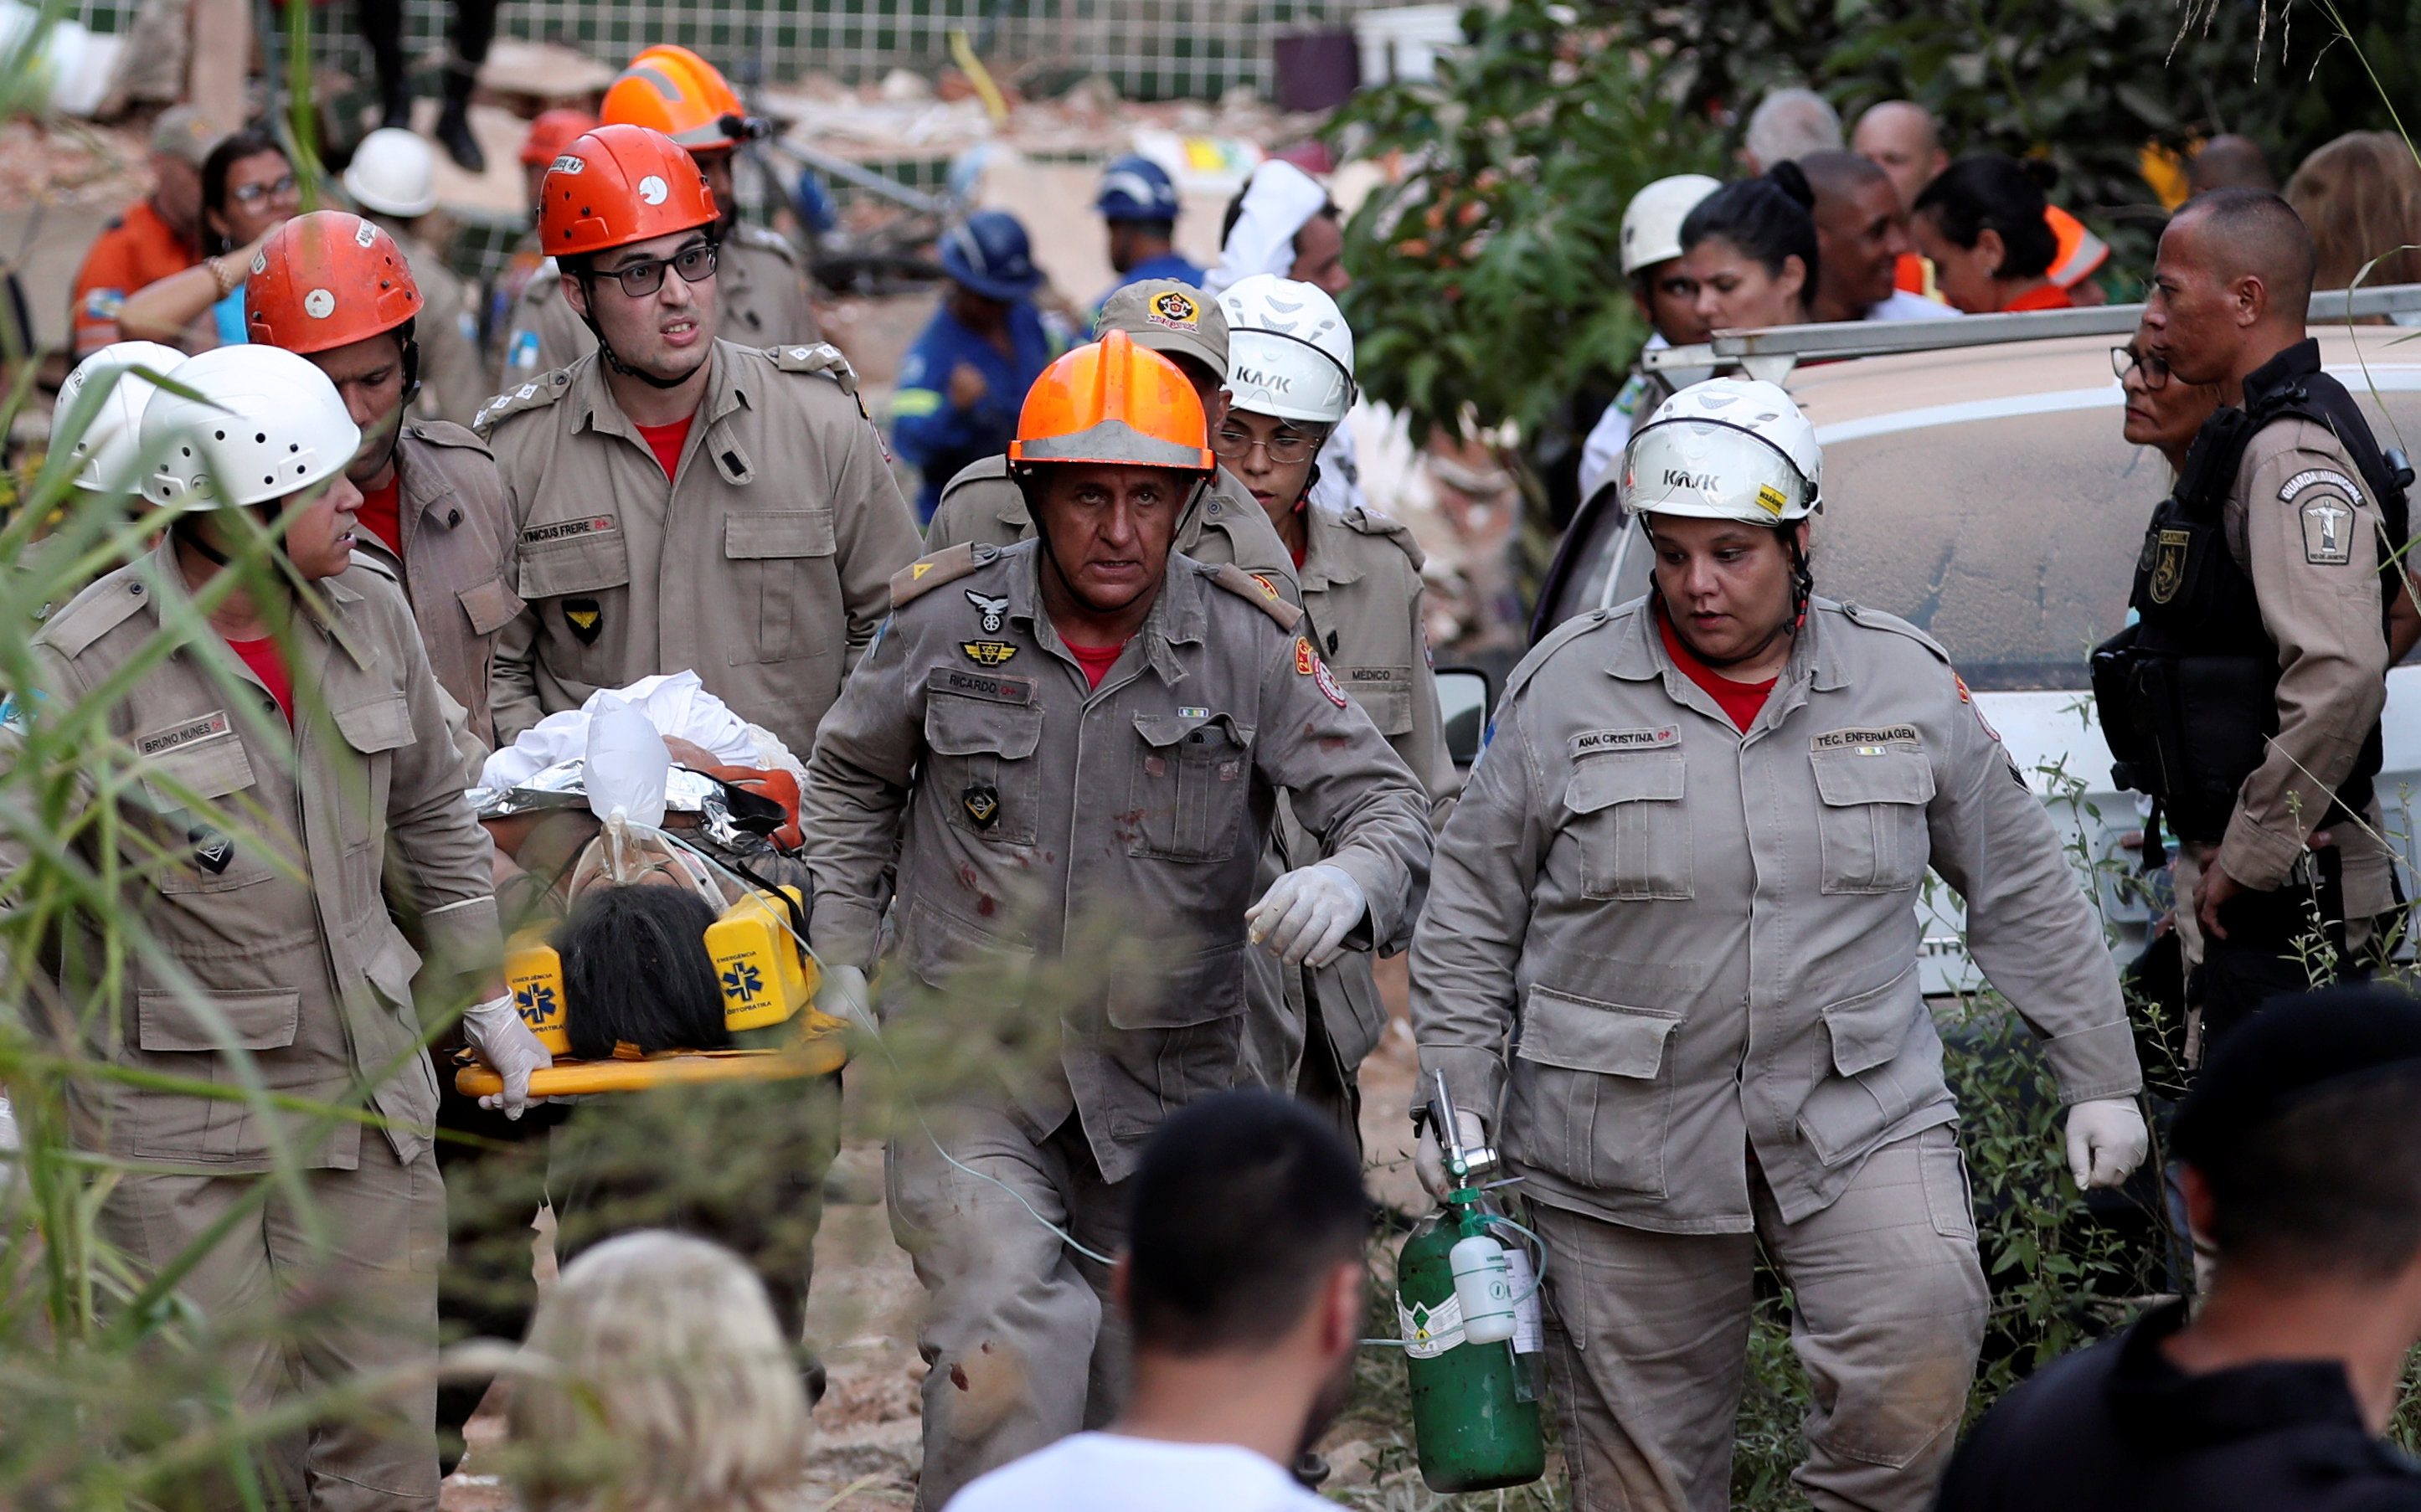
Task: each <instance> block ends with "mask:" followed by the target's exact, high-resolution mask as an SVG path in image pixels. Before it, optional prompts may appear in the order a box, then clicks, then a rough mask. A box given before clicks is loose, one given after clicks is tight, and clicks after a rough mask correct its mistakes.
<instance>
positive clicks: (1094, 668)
mask: <svg viewBox="0 0 2421 1512" xmlns="http://www.w3.org/2000/svg"><path fill="white" fill-rule="evenodd" d="M1067 647H1068V654H1069V655H1070V656H1072V657H1074V658H1075V659H1076V664H1077V665H1078V666H1080V667H1083V668H1084V669H1085V681H1086V685H1087V686H1090V687H1095V688H1098V687H1100V686H1101V679H1102V678H1106V677H1108V676H1109V675H1110V668H1111V667H1112V666H1115V665H1116V664H1117V660H1118V653H1119V652H1120V651H1123V650H1125V649H1126V648H1127V643H1126V642H1124V641H1120V642H1118V644H1117V645H1116V646H1079V645H1077V644H1076V643H1075V642H1074V641H1069V642H1068V643H1067Z"/></svg>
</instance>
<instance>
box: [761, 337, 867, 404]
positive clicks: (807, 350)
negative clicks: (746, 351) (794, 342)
mask: <svg viewBox="0 0 2421 1512" xmlns="http://www.w3.org/2000/svg"><path fill="white" fill-rule="evenodd" d="M765 355H766V356H768V357H771V358H773V366H776V367H779V368H780V369H782V371H784V372H786V373H821V374H823V375H824V376H825V377H826V378H829V379H831V380H832V381H833V382H836V383H838V384H839V385H840V391H841V392H842V393H844V394H850V395H854V394H855V393H856V392H857V369H856V368H854V367H851V366H850V365H849V359H848V358H847V357H845V356H843V355H841V350H840V349H839V348H838V347H836V346H834V345H833V344H832V343H831V342H829V341H819V342H816V343H815V344H813V345H812V346H803V347H767V348H766V349H765Z"/></svg>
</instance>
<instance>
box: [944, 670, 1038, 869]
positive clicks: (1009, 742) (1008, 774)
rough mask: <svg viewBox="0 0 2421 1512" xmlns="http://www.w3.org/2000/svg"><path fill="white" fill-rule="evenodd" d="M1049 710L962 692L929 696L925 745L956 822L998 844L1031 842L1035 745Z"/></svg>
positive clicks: (1035, 809) (1035, 785)
mask: <svg viewBox="0 0 2421 1512" xmlns="http://www.w3.org/2000/svg"><path fill="white" fill-rule="evenodd" d="M1041 742H1042V710H1041V709H1038V708H1036V707H1034V706H1033V705H1031V704H1027V705H1017V704H999V703H993V702H992V701H990V700H988V699H983V698H968V697H965V696H962V695H961V694H947V693H933V694H928V695H927V697H926V700H925V745H926V748H927V750H928V751H929V752H930V753H931V758H932V775H931V778H930V781H931V784H932V786H933V787H934V788H935V789H936V792H937V794H938V796H939V798H940V801H941V803H942V805H943V809H944V812H945V814H946V815H947V816H948V818H949V821H950V823H951V825H952V826H953V827H954V828H957V829H961V830H964V831H966V832H967V833H968V834H973V835H975V836H976V837H977V838H979V839H983V840H988V841H991V842H992V844H994V845H1032V844H1034V843H1035V837H1036V828H1037V825H1038V823H1039V818H1040V812H1039V811H1040V808H1041V782H1040V779H1039V776H1038V775H1037V773H1036V770H1035V767H1036V763H1035V760H1034V750H1035V747H1036V746H1038V745H1039V744H1040V743H1041Z"/></svg>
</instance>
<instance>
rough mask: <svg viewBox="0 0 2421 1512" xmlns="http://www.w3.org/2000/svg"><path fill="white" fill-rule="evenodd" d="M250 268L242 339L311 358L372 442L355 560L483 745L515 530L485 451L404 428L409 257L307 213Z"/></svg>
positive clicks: (338, 219)
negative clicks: (423, 650) (394, 605)
mask: <svg viewBox="0 0 2421 1512" xmlns="http://www.w3.org/2000/svg"><path fill="white" fill-rule="evenodd" d="M405 134H409V133H405ZM412 140H413V141H414V143H415V144H416V145H418V146H419V147H420V149H421V150H422V151H424V152H425V151H427V150H428V146H427V144H426V143H423V142H421V140H420V138H418V137H416V136H415V137H413V138H412ZM260 258H261V271H260V272H258V273H254V274H253V275H252V277H251V278H250V279H248V280H246V282H245V284H244V295H243V300H244V332H245V334H246V335H248V336H250V337H251V339H252V340H254V341H256V342H258V343H260V344H262V345H265V346H272V347H283V348H285V349H286V350H287V351H295V352H300V353H302V354H303V355H304V356H306V357H308V358H310V359H311V363H312V366H315V367H318V368H319V369H320V371H321V372H323V373H326V374H327V375H328V377H329V379H330V380H331V381H332V382H335V383H336V392H337V393H339V394H341V395H343V396H344V399H345V409H346V412H347V413H350V414H351V416H352V419H353V424H355V425H356V426H359V427H360V428H361V429H362V434H363V435H364V436H366V437H367V438H368V440H367V444H366V445H365V446H364V447H363V448H362V451H361V454H360V455H359V456H357V457H356V458H354V459H353V461H352V464H351V466H350V467H349V468H347V469H346V473H345V475H346V476H347V477H348V478H350V479H351V482H352V484H353V486H354V487H355V488H356V489H359V490H360V491H361V495H362V505H361V508H360V509H359V511H358V512H357V513H356V516H355V519H356V522H357V523H358V525H359V527H360V528H358V529H357V530H355V532H354V541H355V549H356V550H358V551H360V552H361V553H363V554H365V555H367V556H369V557H372V558H373V559H376V560H378V561H380V562H382V563H383V564H385V566H386V567H387V568H388V569H389V570H390V571H391V572H392V574H393V575H394V577H395V578H396V580H397V581H398V582H399V583H401V584H402V585H403V586H404V594H405V597H407V598H408V599H410V600H411V601H412V612H413V616H414V618H415V619H416V620H418V622H419V624H420V637H421V643H422V645H423V646H425V647H427V648H428V651H429V661H430V666H431V667H432V668H433V669H434V670H435V672H436V674H437V682H438V686H440V687H442V688H444V689H445V692H446V693H447V694H450V695H451V696H452V697H453V698H454V700H455V701H456V702H457V703H459V704H461V706H462V708H463V709H465V710H467V711H468V715H469V719H470V725H471V733H472V734H473V736H474V737H476V739H477V740H478V741H479V742H480V744H481V745H483V746H492V745H493V744H494V730H495V721H494V716H493V715H492V712H491V711H490V709H489V662H490V659H491V657H492V654H493V652H494V650H495V645H496V636H497V633H498V632H499V631H502V630H503V629H504V628H505V626H506V625H507V624H508V623H510V622H511V620H512V618H513V616H515V615H518V614H519V613H521V610H522V601H521V600H520V598H519V597H518V596H517V595H515V594H514V592H513V590H512V568H513V531H512V526H511V522H509V520H508V518H507V516H506V512H505V486H504V480H503V479H502V478H501V477H499V476H498V475H497V474H496V464H495V460H494V459H493V458H492V456H491V455H490V454H489V451H488V446H487V444H486V443H485V442H483V441H481V440H480V439H479V438H478V437H477V436H476V435H474V434H472V433H471V432H470V431H469V430H466V429H463V428H462V427H461V426H458V425H453V424H449V423H448V422H446V421H444V420H419V419H414V420H406V419H404V418H403V415H404V413H405V412H406V411H407V410H409V409H410V408H411V406H412V402H413V399H414V396H415V394H416V393H417V391H418V389H419V386H420V358H421V350H422V349H421V343H420V332H421V329H422V327H421V323H420V321H421V317H422V316H423V315H424V314H426V313H427V310H428V306H427V304H426V303H425V302H424V300H423V298H422V295H421V292H420V288H419V283H418V280H417V279H415V278H414V276H413V271H412V267H411V264H410V260H409V257H408V256H407V254H406V253H405V251H404V249H403V248H402V247H401V246H399V245H398V243H397V242H396V240H395V239H394V238H393V237H392V236H390V235H388V234H387V232H386V231H385V230H384V229H383V228H382V227H381V226H377V225H376V224H374V223H372V222H370V221H367V220H365V219H363V218H362V217H360V216H358V215H348V214H346V213H345V212H344V211H343V210H314V211H312V212H311V213H310V214H308V215H298V216H296V217H295V218H294V219H292V220H290V221H288V222H287V223H286V224H285V225H284V226H280V227H278V228H277V230H276V232H275V233H274V234H273V235H272V236H271V237H270V239H269V241H268V242H267V244H266V245H264V246H263V247H262V248H261V252H260Z"/></svg>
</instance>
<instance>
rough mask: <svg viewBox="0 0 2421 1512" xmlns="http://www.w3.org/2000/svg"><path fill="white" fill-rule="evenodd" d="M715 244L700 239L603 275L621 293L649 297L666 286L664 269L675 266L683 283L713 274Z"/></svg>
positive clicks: (703, 280) (698, 281) (693, 282)
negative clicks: (669, 254) (664, 254)
mask: <svg viewBox="0 0 2421 1512" xmlns="http://www.w3.org/2000/svg"><path fill="white" fill-rule="evenodd" d="M714 259H715V246H714V243H713V242H699V243H698V244H697V245H695V246H689V247H683V248H681V249H680V250H679V252H676V253H674V254H673V255H672V256H671V257H649V258H648V259H646V260H645V261H643V262H626V263H624V264H623V265H622V266H621V267H619V268H616V269H612V270H610V271H608V272H606V273H603V275H602V276H604V277H607V278H611V279H613V280H614V281H615V282H616V283H617V284H620V285H621V286H622V292H623V293H625V294H628V295H629V296H630V297H631V298H633V299H646V298H647V297H648V295H650V294H652V293H654V292H655V291H656V290H657V289H659V288H664V270H665V269H667V268H670V269H672V270H673V271H674V272H676V273H679V274H680V275H681V282H682V283H684V284H702V283H704V282H706V281H707V280H708V279H710V278H711V277H713V276H714Z"/></svg>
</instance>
